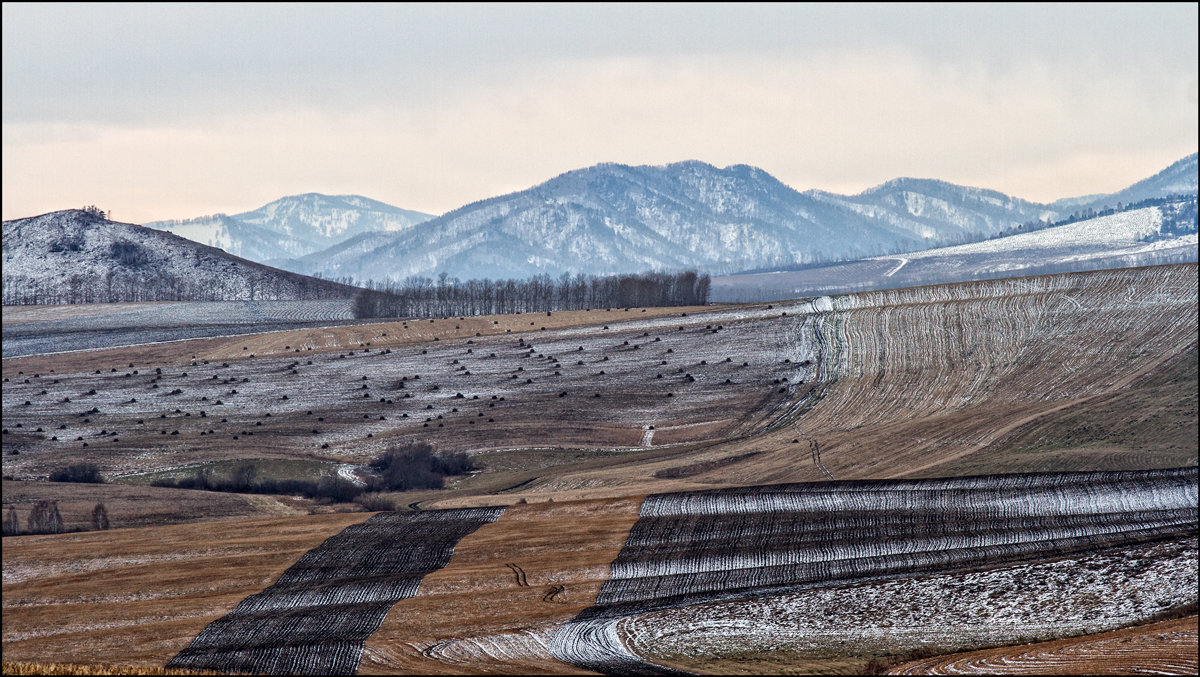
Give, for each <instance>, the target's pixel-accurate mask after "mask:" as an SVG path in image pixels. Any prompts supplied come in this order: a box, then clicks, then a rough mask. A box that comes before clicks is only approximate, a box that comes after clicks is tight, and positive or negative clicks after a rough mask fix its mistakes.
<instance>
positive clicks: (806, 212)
mask: <svg viewBox="0 0 1200 677" xmlns="http://www.w3.org/2000/svg"><path fill="white" fill-rule="evenodd" d="M1196 160H1197V157H1196V155H1191V156H1188V157H1187V158H1184V159H1183V160H1180V161H1179V162H1177V163H1175V164H1173V165H1171V166H1170V167H1168V168H1167V169H1165V170H1163V171H1162V172H1160V173H1159V174H1157V175H1155V176H1153V177H1150V178H1148V179H1146V180H1144V181H1140V182H1138V183H1136V184H1134V185H1132V186H1130V187H1129V188H1126V189H1125V190H1123V191H1120V192H1118V193H1113V194H1109V195H1091V196H1086V197H1081V198H1068V199H1064V200H1059V201H1057V202H1054V203H1050V204H1039V203H1034V202H1029V201H1026V200H1021V199H1018V198H1014V197H1010V196H1007V195H1004V194H1003V193H999V192H997V191H993V190H985V189H980V188H969V187H964V186H957V185H954V184H951V183H946V182H944V181H937V180H933V179H911V178H903V179H896V180H893V181H889V182H887V183H884V184H882V185H880V186H877V187H875V188H871V189H869V190H866V191H863V192H862V193H859V194H858V195H853V196H843V195H837V194H834V193H828V192H824V191H815V190H810V191H806V192H803V193H801V192H797V191H795V190H793V189H792V188H790V187H788V186H786V185H784V184H783V183H781V182H779V181H778V180H776V179H775V178H774V177H772V176H771V175H770V174H768V173H766V172H764V171H762V170H761V169H756V168H754V167H749V166H746V165H734V166H731V167H726V168H724V169H720V168H717V167H713V166H712V165H708V164H705V163H703V162H695V161H691V162H680V163H675V164H671V165H666V166H637V167H633V166H627V165H619V164H601V165H596V166H593V167H588V168H586V169H580V170H576V171H572V172H567V173H566V174H563V175H561V176H558V177H556V178H554V179H551V180H550V181H547V182H545V183H543V184H540V185H537V186H534V187H532V188H530V189H528V190H524V191H520V192H516V193H512V194H509V195H504V196H500V197H495V198H491V199H487V200H481V201H479V202H475V203H472V204H469V205H466V206H464V207H461V208H459V209H456V210H454V211H452V212H449V213H447V214H444V215H442V216H440V217H437V218H434V219H430V220H428V221H425V222H422V223H419V224H416V225H413V226H411V227H409V228H406V229H403V230H397V231H395V232H387V233H381V232H364V233H361V234H358V235H355V236H353V237H350V238H348V239H346V240H344V241H342V242H340V243H338V244H336V245H333V246H332V247H330V248H327V249H324V250H320V251H315V252H312V253H310V254H307V255H303V256H298V257H293V258H291V259H288V260H279V259H275V260H271V261H270V263H271V264H272V265H278V266H279V267H282V268H285V269H288V270H293V271H296V272H301V273H306V274H319V275H321V276H323V277H331V278H344V277H353V278H355V279H359V280H365V279H376V280H382V279H384V278H389V277H390V278H393V279H403V278H405V277H407V276H411V275H419V276H426V277H435V276H437V275H438V274H440V273H442V272H445V273H447V274H449V275H450V276H452V277H458V278H460V279H471V278H483V277H490V278H509V277H512V278H525V277H529V276H531V275H537V274H549V275H552V276H558V275H560V274H562V273H577V272H583V273H589V274H612V273H631V272H640V271H645V270H678V269H681V268H695V269H698V270H701V271H705V272H710V273H714V274H719V273H731V272H737V271H741V270H747V269H754V268H765V267H772V266H777V267H783V266H788V265H794V264H797V263H811V262H817V261H837V260H848V259H857V258H863V257H869V256H877V255H881V254H887V253H899V252H906V251H916V250H920V249H928V248H930V247H936V246H944V245H951V244H957V243H962V242H967V241H973V240H977V239H979V238H981V237H988V236H992V235H995V234H996V233H999V232H1001V231H1004V230H1006V229H1008V228H1011V227H1012V226H1014V225H1018V224H1022V223H1027V222H1030V221H1046V222H1052V221H1056V220H1059V219H1062V218H1063V217H1066V216H1068V215H1070V214H1072V213H1075V212H1082V211H1086V210H1088V209H1098V208H1101V207H1105V206H1115V205H1116V204H1117V203H1119V202H1120V203H1130V202H1135V201H1137V200H1141V199H1144V198H1148V197H1159V196H1165V195H1172V194H1194V193H1195V192H1196V190H1197V179H1196V173H1197V161H1196Z"/></svg>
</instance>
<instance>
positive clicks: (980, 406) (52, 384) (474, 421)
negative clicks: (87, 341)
mask: <svg viewBox="0 0 1200 677" xmlns="http://www.w3.org/2000/svg"><path fill="white" fill-rule="evenodd" d="M1196 285H1197V277H1196V267H1195V266H1194V265H1189V266H1160V267H1157V268H1153V269H1137V270H1129V271H1103V272H1097V273H1086V274H1072V275H1059V276H1046V277H1040V278H1030V279H1014V280H1002V281H991V282H981V283H973V284H962V285H945V286H942V287H932V288H921V289H906V290H896V291H890V292H871V293H867V294H859V295H854V296H847V297H838V298H832V299H831V298H822V299H816V300H810V301H803V302H790V303H786V304H776V305H774V306H773V307H772V306H769V305H765V306H754V307H742V308H720V309H712V310H709V311H707V312H703V313H697V312H695V311H694V309H656V308H650V309H645V310H646V311H647V312H645V313H643V312H641V309H631V310H630V311H629V312H625V311H624V310H623V309H619V310H610V311H603V310H597V311H594V312H581V311H573V314H568V313H553V314H552V316H546V314H545V313H542V314H540V315H539V314H525V315H520V316H506V317H496V318H495V319H492V318H465V319H462V318H450V319H437V320H433V321H426V320H421V321H416V320H410V321H403V320H402V321H399V322H391V323H380V324H371V325H356V326H348V327H334V328H326V329H321V330H316V329H314V330H311V331H303V332H280V333H277V334H262V335H255V336H248V337H244V338H238V339H231V338H225V339H219V340H218V339H204V340H198V341H196V342H185V343H183V344H161V345H155V346H146V347H144V348H139V349H138V350H136V351H134V350H124V349H117V350H112V351H93V352H88V353H73V354H71V355H63V356H43V357H34V358H21V359H6V360H4V374H3V375H4V378H6V379H9V380H8V381H6V382H5V388H4V405H3V406H4V414H5V427H6V430H7V432H6V434H5V436H4V452H5V456H4V471H5V474H8V475H10V476H12V477H14V478H17V479H35V478H41V477H45V476H47V475H48V473H49V472H51V471H52V470H54V469H55V468H56V467H58V466H59V465H61V464H65V463H69V462H72V461H83V460H87V461H92V462H96V463H97V464H98V465H100V467H101V471H102V472H103V473H104V474H105V475H106V476H107V477H114V476H121V475H125V474H130V473H135V472H146V471H152V470H161V469H164V468H174V467H180V466H185V465H191V464H200V463H204V462H212V461H219V460H225V459H229V458H233V457H238V458H247V457H258V458H304V459H311V458H313V457H314V456H315V455H320V456H321V457H322V458H328V459H330V460H337V461H341V462H347V463H351V462H363V461H365V460H366V459H368V458H369V457H371V456H374V455H377V454H379V453H380V452H382V451H384V450H385V449H386V448H387V447H388V446H389V445H391V444H395V443H403V442H407V441H412V440H414V439H419V440H422V441H426V442H429V443H431V444H434V445H435V446H437V447H438V448H440V449H443V450H447V451H459V450H462V451H467V452H470V453H483V454H492V453H495V452H497V451H498V450H503V449H512V448H547V449H557V450H564V451H565V450H571V451H575V450H585V451H591V450H597V449H598V450H611V449H622V450H628V451H632V450H637V449H641V447H642V441H643V439H644V438H645V436H646V432H647V430H649V428H648V426H654V429H655V430H654V435H653V438H652V442H653V445H654V448H653V449H650V450H644V449H643V450H641V451H639V452H638V453H640V454H643V456H641V457H638V458H631V461H630V462H629V463H623V462H620V461H613V462H611V463H605V464H601V465H593V466H587V467H580V468H574V467H570V466H571V464H559V465H557V467H556V469H555V470H553V471H551V472H544V473H542V472H540V469H532V472H534V473H536V474H537V477H536V481H532V482H529V483H528V484H527V485H525V486H524V487H523V488H522V490H521V494H522V495H532V494H535V493H546V492H555V493H558V494H561V495H562V497H566V496H570V497H579V496H580V494H579V493H578V492H580V491H591V492H597V493H592V494H589V495H591V496H598V495H610V496H611V495H613V492H614V490H615V489H616V488H617V487H619V488H620V489H619V491H620V492H621V493H623V494H626V495H638V494H641V495H644V494H647V493H653V492H663V491H678V490H688V489H696V488H701V487H704V486H713V485H714V484H715V485H718V486H722V485H723V486H730V485H752V484H764V483H776V482H799V481H809V480H822V479H828V478H829V477H830V476H832V477H833V478H836V479H853V478H867V477H874V478H881V477H898V476H906V475H907V476H911V475H918V474H926V475H928V474H945V473H937V468H938V467H939V466H940V465H942V464H945V463H953V462H957V461H959V460H961V459H964V458H967V457H969V456H972V455H974V454H976V453H978V452H980V451H983V450H985V449H988V448H989V447H990V446H991V445H993V444H996V443H997V442H998V441H999V440H1003V439H1004V438H1005V437H1006V436H1008V435H1009V433H1010V432H1011V431H1012V430H1014V429H1016V428H1018V427H1019V426H1021V425H1024V424H1026V423H1028V422H1030V421H1035V420H1037V419H1038V418H1039V417H1043V416H1046V415H1048V414H1049V413H1052V412H1054V411H1055V410H1060V409H1065V408H1067V407H1073V406H1079V403H1080V402H1081V401H1084V400H1086V399H1087V398H1103V397H1109V396H1111V395H1113V394H1114V393H1117V392H1120V391H1122V390H1123V389H1125V388H1126V387H1128V386H1129V384H1131V383H1133V382H1135V381H1136V380H1137V379H1138V378H1139V377H1141V376H1142V375H1144V374H1146V373H1148V372H1150V371H1152V370H1154V369H1156V368H1157V367H1159V366H1160V365H1162V364H1163V363H1164V362H1165V361H1167V360H1170V359H1172V358H1174V357H1176V356H1178V355H1179V354H1180V352H1181V351H1183V350H1186V348H1187V347H1188V346H1189V345H1194V342H1195V335H1196ZM668 311H669V312H668ZM656 313H665V315H664V314H659V315H658V316H656ZM685 315H686V317H685ZM560 322H561V324H558V325H557V326H556V324H555V323H560ZM543 326H544V327H546V330H545V331H542V327H543ZM510 331H511V332H512V333H509V332H510ZM477 334H478V336H477ZM135 355H137V357H136V358H135ZM51 357H53V358H54V359H50V358H51ZM192 357H194V359H190V358H192ZM310 362H311V364H309V363H310ZM50 370H54V372H55V373H53V374H51V373H50ZM160 370H161V373H159V371H160ZM97 372H99V373H97ZM185 374H186V376H185ZM56 381H57V383H56ZM309 383H321V384H322V386H323V387H322V388H319V389H318V388H307V387H305V384H309ZM460 394H461V397H460V396H459V395H460ZM218 402H219V404H218ZM26 403H28V404H26ZM309 412H311V413H309ZM268 415H269V418H268ZM321 419H324V420H321ZM139 421H141V423H139ZM39 428H40V429H41V430H39ZM176 431H177V433H178V434H173V433H175V432H176ZM235 438H236V439H235ZM691 443H698V444H707V445H708V446H707V447H706V448H705V449H699V450H695V453H692V452H691V451H689V452H688V453H677V454H675V455H674V456H670V457H669V458H668V457H666V456H663V455H660V456H653V455H654V454H657V453H658V452H659V451H662V450H663V448H664V447H667V446H671V445H674V446H676V447H678V446H680V445H686V444H691ZM810 443H811V444H810ZM85 444H86V445H88V446H87V448H84V445H85ZM817 448H819V450H820V454H819V456H818V455H817V454H815V453H811V450H815V449H817ZM753 452H761V453H753ZM1149 453H1151V454H1156V453H1157V452H1154V451H1153V450H1151V451H1150V452H1149ZM1179 455H1180V454H1179V452H1172V455H1171V456H1170V457H1167V456H1165V455H1155V456H1154V457H1152V458H1149V459H1148V460H1146V462H1142V461H1141V460H1140V459H1130V461H1129V464H1130V465H1132V466H1133V467H1146V466H1151V467H1174V466H1179V465H1185V464H1186V463H1185V461H1183V460H1181V459H1180V458H1179ZM631 456H632V455H631ZM652 456H653V459H652V458H651V457H652ZM1193 458H1194V456H1193ZM729 459H736V460H733V461H729ZM709 461H716V463H714V464H713V465H710V466H705V465H703V464H704V463H707V462H709ZM726 461H729V462H726ZM1021 462H1025V463H1028V460H1027V459H1025V460H1023V459H1022V458H1021V457H1019V456H1018V457H1016V458H1009V457H1004V458H993V459H992V460H991V461H990V462H989V464H988V465H987V466H986V467H979V468H978V469H977V470H976V471H975V472H977V473H979V474H985V473H990V472H1004V471H1008V470H1030V469H1031V468H1028V467H1022V466H1021V465H1020V463H1021ZM673 466H686V467H685V468H683V469H682V470H672V469H671V468H672V467H673ZM1084 468H1094V466H1088V465H1086V464H1080V469H1084ZM1036 469H1039V470H1040V469H1043V468H1040V467H1039V468H1036ZM529 479H531V478H530V477H529V476H528V475H526V476H524V477H521V478H519V479H516V480H515V481H512V482H509V483H508V484H507V485H505V486H513V485H515V484H517V483H518V482H522V481H525V480H529ZM500 483H501V480H500V479H497V485H498V484H500ZM475 484H478V483H475ZM475 484H471V485H468V486H467V488H468V489H471V487H473V486H475ZM471 490H473V489H471ZM487 490H492V489H491V485H489V488H488V489H487Z"/></svg>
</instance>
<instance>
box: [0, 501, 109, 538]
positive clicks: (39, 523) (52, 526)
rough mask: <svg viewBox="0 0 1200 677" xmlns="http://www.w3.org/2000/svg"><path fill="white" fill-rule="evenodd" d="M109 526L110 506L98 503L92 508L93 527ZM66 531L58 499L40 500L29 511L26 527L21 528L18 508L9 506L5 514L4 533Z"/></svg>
mask: <svg viewBox="0 0 1200 677" xmlns="http://www.w3.org/2000/svg"><path fill="white" fill-rule="evenodd" d="M108 527H109V521H108V508H106V507H104V503H103V502H101V503H97V504H96V507H94V508H92V528H93V529H96V530H104V529H107V528H108ZM64 531H66V529H65V527H64V526H63V518H62V514H61V513H59V511H58V501H38V502H37V503H35V504H34V506H33V509H32V510H30V511H29V518H28V519H27V520H26V522H25V529H24V530H22V529H21V521H20V519H19V518H18V517H17V508H16V506H14V505H10V506H8V513H7V514H6V515H5V516H4V535H5V536H19V535H21V534H61V533H63V532H64Z"/></svg>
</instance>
